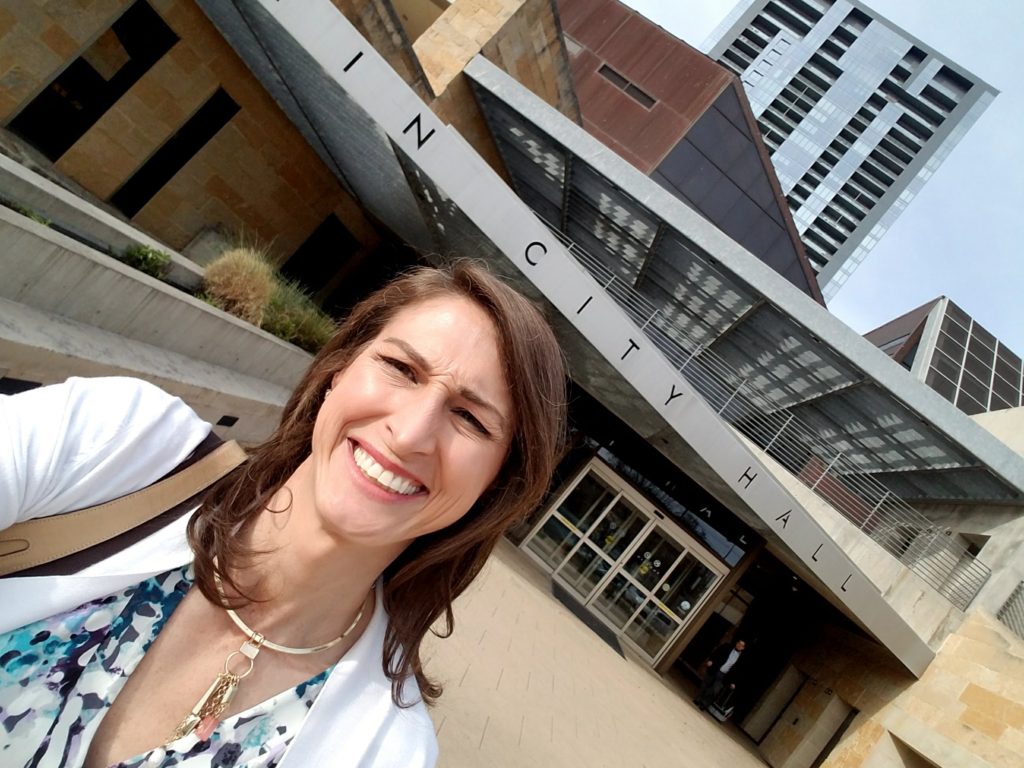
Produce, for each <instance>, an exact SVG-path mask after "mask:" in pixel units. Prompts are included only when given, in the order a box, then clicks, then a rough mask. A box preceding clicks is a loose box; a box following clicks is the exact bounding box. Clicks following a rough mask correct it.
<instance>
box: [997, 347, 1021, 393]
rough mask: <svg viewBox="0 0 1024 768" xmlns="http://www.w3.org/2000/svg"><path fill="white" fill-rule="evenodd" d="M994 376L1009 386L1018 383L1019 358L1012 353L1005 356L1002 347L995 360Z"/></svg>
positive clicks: (1005, 351) (1004, 350)
mask: <svg viewBox="0 0 1024 768" xmlns="http://www.w3.org/2000/svg"><path fill="white" fill-rule="evenodd" d="M996 374H997V375H999V376H1002V377H1003V378H1004V379H1006V380H1007V381H1008V382H1010V383H1011V384H1017V383H1020V358H1019V357H1017V356H1016V355H1015V354H1013V353H1012V352H1010V353H1009V354H1007V349H1006V347H1002V348H1001V349H1000V350H999V356H998V357H997V358H996Z"/></svg>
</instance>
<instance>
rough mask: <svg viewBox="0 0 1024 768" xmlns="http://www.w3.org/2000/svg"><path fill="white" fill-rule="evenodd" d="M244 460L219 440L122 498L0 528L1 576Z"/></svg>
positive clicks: (169, 501)
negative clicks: (205, 451) (195, 458)
mask: <svg viewBox="0 0 1024 768" xmlns="http://www.w3.org/2000/svg"><path fill="white" fill-rule="evenodd" d="M243 461H245V451H244V450H242V447H241V446H240V445H239V444H238V443H236V442H235V441H234V440H230V441H228V442H226V443H222V444H221V445H219V446H217V448H215V449H214V450H212V451H210V452H209V453H208V454H206V455H205V456H204V457H203V458H201V459H199V460H198V461H196V462H195V463H194V464H192V465H190V466H188V467H186V468H185V469H183V470H181V471H180V472H176V473H174V474H173V475H171V476H169V477H165V478H164V479H163V480H160V481H159V482H156V483H153V484H152V485H150V486H148V487H146V488H143V489H142V490H140V491H135V492H134V493H130V494H128V495H127V496H121V497H120V498H117V499H114V500H113V501H108V502H106V503H104V504H98V505H96V506H94V507H88V508H86V509H80V510H78V511H77V512H69V513H67V514H64V515H54V516H52V517H40V518H37V519H35V520H26V521H25V522H23V523H18V524H17V525H12V526H11V527H10V528H8V529H7V530H5V531H0V576H6V575H7V574H9V573H16V572H17V571H21V570H24V569H26V568H32V567H33V566H36V565H40V564H42V563H49V562H51V561H53V560H57V559H59V558H62V557H66V556H67V555H70V554H72V553H74V552H80V551H81V550H83V549H88V548H89V547H92V546H95V545H96V544H100V543H101V542H104V541H107V540H108V539H112V538H114V537H115V536H118V535H119V534H122V533H124V532H125V531H128V530H131V529H132V528H134V527H136V526H137V525H141V524H142V523H145V522H146V521H147V520H152V519H153V518H154V517H156V516H158V515H159V514H161V513H162V512H165V511H166V510H168V509H171V508H172V507H174V506H176V505H178V504H181V503H182V502H183V501H185V500H186V499H188V498H190V497H191V496H194V495H195V494H197V493H199V492H200V491H201V490H203V489H204V488H207V487H209V486H210V485H213V483H215V482H216V481H217V480H220V478H222V477H224V475H226V474H227V473H228V472H230V471H231V470H232V469H234V468H235V467H237V466H238V465H239V464H241V463H242V462H243Z"/></svg>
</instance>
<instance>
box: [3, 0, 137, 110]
mask: <svg viewBox="0 0 1024 768" xmlns="http://www.w3.org/2000/svg"><path fill="white" fill-rule="evenodd" d="M130 2H131V0H93V1H92V2H81V3H64V2H61V3H29V2H22V3H13V4H12V3H3V4H2V5H0V124H6V123H7V122H8V121H9V120H10V119H11V118H12V117H14V115H16V114H17V113H18V112H19V111H20V110H21V108H22V107H23V106H24V105H25V104H27V103H28V102H29V101H31V100H32V99H33V98H35V96H36V95H37V94H38V93H39V92H40V91H41V90H42V89H43V88H45V87H46V86H47V85H48V84H49V83H50V81H51V80H52V79H53V77H54V76H55V75H56V74H57V72H59V71H60V70H61V69H63V68H64V65H65V63H66V62H68V61H71V60H73V59H74V58H76V57H77V56H78V55H79V54H81V53H82V52H83V51H84V50H85V49H86V48H88V47H89V46H90V45H91V44H92V42H93V41H94V40H95V39H96V38H97V37H99V35H100V34H101V33H102V32H103V31H104V30H106V29H107V28H108V27H110V25H111V23H112V22H113V21H114V19H116V18H117V17H118V16H119V15H120V14H121V12H122V11H123V10H124V9H125V8H127V7H128V5H129V4H130Z"/></svg>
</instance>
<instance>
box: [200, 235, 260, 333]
mask: <svg viewBox="0 0 1024 768" xmlns="http://www.w3.org/2000/svg"><path fill="white" fill-rule="evenodd" d="M275 282H276V280H275V275H274V269H273V267H271V266H270V264H268V263H267V259H266V257H265V256H264V255H263V253H261V252H260V251H258V250H256V249H254V248H249V247H238V248H231V249H229V250H227V251H225V252H224V253H222V254H221V255H220V256H218V257H217V258H216V259H214V260H213V261H212V262H210V265H209V266H208V267H207V268H206V272H205V273H204V274H203V296H202V298H203V299H204V300H206V301H207V302H209V303H210V304H212V305H213V306H215V307H217V308H219V309H223V310H224V311H225V312H229V313H230V314H232V315H234V316H235V317H238V318H241V319H242V320H245V321H246V322H248V323H252V324H253V325H260V324H261V323H262V322H263V318H264V314H265V313H266V311H267V307H268V305H269V303H270V300H271V296H272V294H273V293H274V284H275Z"/></svg>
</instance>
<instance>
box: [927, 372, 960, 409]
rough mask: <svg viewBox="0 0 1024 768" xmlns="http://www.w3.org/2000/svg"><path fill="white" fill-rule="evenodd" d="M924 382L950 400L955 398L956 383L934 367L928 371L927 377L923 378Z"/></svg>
mask: <svg viewBox="0 0 1024 768" xmlns="http://www.w3.org/2000/svg"><path fill="white" fill-rule="evenodd" d="M925 383H926V384H927V385H928V386H929V387H931V388H932V389H934V390H935V391H936V392H938V393H939V394H940V395H942V396H943V397H944V398H946V399H947V400H949V401H951V402H952V401H953V400H954V399H955V398H956V384H955V383H953V382H952V381H950V380H949V379H947V378H946V377H945V376H943V375H942V374H941V373H939V372H938V371H936V370H935V369H934V368H932V369H931V370H930V371H928V378H927V379H925Z"/></svg>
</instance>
